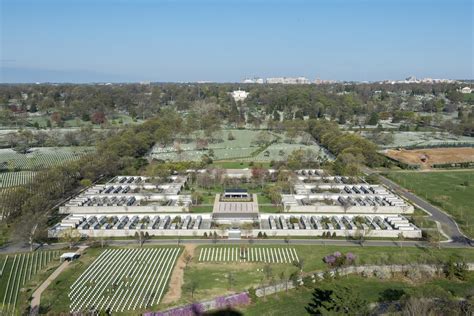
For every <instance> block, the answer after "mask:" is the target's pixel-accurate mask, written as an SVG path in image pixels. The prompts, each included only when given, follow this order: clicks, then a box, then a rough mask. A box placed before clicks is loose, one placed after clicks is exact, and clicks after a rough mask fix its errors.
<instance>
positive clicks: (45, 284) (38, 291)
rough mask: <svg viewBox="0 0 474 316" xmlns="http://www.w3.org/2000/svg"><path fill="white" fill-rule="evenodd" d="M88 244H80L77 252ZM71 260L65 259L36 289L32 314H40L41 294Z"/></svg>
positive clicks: (31, 305)
mask: <svg viewBox="0 0 474 316" xmlns="http://www.w3.org/2000/svg"><path fill="white" fill-rule="evenodd" d="M86 248H87V246H80V247H79V249H78V250H77V251H76V254H79V255H80V254H81V253H82V252H83V251H84V250H85V249H86ZM70 263H71V262H70V261H64V262H63V263H61V265H60V266H59V267H58V268H57V269H56V270H55V271H54V272H53V273H52V274H51V275H50V276H49V277H48V278H47V279H46V280H45V281H44V282H43V283H42V284H41V285H40V286H39V287H38V288H37V289H36V290H35V292H34V293H33V295H32V296H31V297H32V299H31V303H30V315H38V314H39V307H40V303H41V294H42V293H43V292H44V291H45V290H46V289H47V288H48V286H49V285H50V284H51V283H52V282H53V281H54V280H55V279H56V278H57V277H58V276H59V275H60V274H61V272H63V271H64V269H66V268H67V267H68V266H69V264H70Z"/></svg>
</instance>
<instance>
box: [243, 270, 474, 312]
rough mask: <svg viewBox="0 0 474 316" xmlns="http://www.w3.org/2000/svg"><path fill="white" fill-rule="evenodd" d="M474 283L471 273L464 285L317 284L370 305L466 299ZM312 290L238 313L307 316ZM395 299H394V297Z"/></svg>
mask: <svg viewBox="0 0 474 316" xmlns="http://www.w3.org/2000/svg"><path fill="white" fill-rule="evenodd" d="M473 283H474V273H469V279H468V280H467V281H464V282H459V281H450V280H447V279H443V278H440V279H437V278H435V279H431V280H428V281H424V282H420V283H416V284H413V283H412V282H406V281H404V280H402V279H400V280H393V279H390V280H380V279H378V278H364V277H361V276H355V275H350V276H347V277H344V278H341V279H339V280H333V281H329V282H327V281H325V282H324V284H323V283H319V284H317V286H321V287H324V288H328V289H330V288H332V287H333V286H334V285H336V284H337V285H340V286H346V287H349V288H350V289H352V291H354V292H358V293H359V294H360V296H361V297H362V298H363V299H365V300H367V301H369V302H371V303H375V302H381V301H387V300H389V299H392V300H394V299H399V298H400V297H401V296H402V295H404V294H411V293H430V294H432V293H440V292H443V293H446V294H447V295H448V296H450V295H452V296H454V297H465V296H467V295H470V294H471V291H472V284H473ZM311 294H312V288H307V287H301V288H298V289H295V290H289V291H288V292H287V293H285V292H282V293H278V294H276V295H270V296H267V297H266V298H259V299H258V300H257V301H256V302H253V303H252V304H251V305H249V306H248V307H245V308H242V309H241V312H242V313H244V314H245V315H249V316H254V315H255V316H267V315H268V316H278V315H281V316H287V315H306V314H307V313H306V310H305V307H306V306H307V305H308V303H309V302H310V301H311ZM394 295H395V296H394Z"/></svg>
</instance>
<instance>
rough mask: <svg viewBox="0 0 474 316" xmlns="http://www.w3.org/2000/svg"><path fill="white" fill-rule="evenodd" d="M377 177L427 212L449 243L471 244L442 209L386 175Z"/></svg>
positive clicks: (367, 171) (366, 169)
mask: <svg viewBox="0 0 474 316" xmlns="http://www.w3.org/2000/svg"><path fill="white" fill-rule="evenodd" d="M364 172H365V173H366V174H371V173H374V171H373V170H371V169H369V168H365V169H364ZM379 179H380V182H381V183H382V184H384V185H385V186H387V187H388V188H390V189H391V190H392V191H394V192H396V193H397V194H399V195H401V196H403V197H404V198H405V199H407V200H409V201H410V202H411V203H413V204H415V205H416V206H418V207H419V208H421V209H423V210H425V211H426V212H428V213H429V214H430V215H431V219H433V220H435V221H437V222H439V223H440V224H441V226H442V229H443V232H444V233H445V234H446V235H447V236H448V237H449V239H450V240H451V241H450V243H454V244H460V245H470V246H473V243H474V241H473V240H471V239H469V238H468V237H466V236H465V235H464V234H463V233H462V232H461V230H460V229H459V227H458V225H457V224H456V222H455V221H454V219H453V218H452V217H451V216H449V215H448V214H446V213H445V212H444V211H442V210H441V209H439V208H437V207H436V206H434V205H432V204H430V203H428V202H427V201H425V200H423V199H422V198H420V197H419V196H417V195H415V194H413V193H411V192H409V191H407V190H406V189H404V188H403V187H402V186H400V185H398V184H397V183H395V182H393V181H392V180H389V179H387V178H386V177H384V176H382V175H380V174H379Z"/></svg>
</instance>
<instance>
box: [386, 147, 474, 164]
mask: <svg viewBox="0 0 474 316" xmlns="http://www.w3.org/2000/svg"><path fill="white" fill-rule="evenodd" d="M385 155H386V156H388V157H390V158H392V159H395V160H398V161H401V162H404V163H407V164H416V165H421V166H422V167H423V168H429V167H431V166H432V165H433V164H442V163H456V162H471V161H474V148H471V147H457V148H429V149H413V150H404V149H401V150H394V149H389V150H387V152H386V153H385Z"/></svg>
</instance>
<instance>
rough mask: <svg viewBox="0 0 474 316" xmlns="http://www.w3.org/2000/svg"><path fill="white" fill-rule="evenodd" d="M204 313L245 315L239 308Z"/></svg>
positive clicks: (223, 315) (209, 315) (211, 315)
mask: <svg viewBox="0 0 474 316" xmlns="http://www.w3.org/2000/svg"><path fill="white" fill-rule="evenodd" d="M204 315H205V316H243V315H244V314H243V313H241V312H239V311H237V310H234V309H231V308H227V309H223V310H218V311H214V312H207V313H205V314H204Z"/></svg>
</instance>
